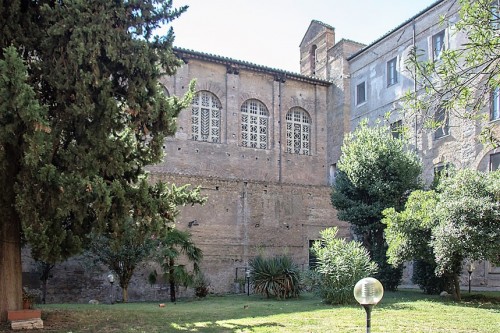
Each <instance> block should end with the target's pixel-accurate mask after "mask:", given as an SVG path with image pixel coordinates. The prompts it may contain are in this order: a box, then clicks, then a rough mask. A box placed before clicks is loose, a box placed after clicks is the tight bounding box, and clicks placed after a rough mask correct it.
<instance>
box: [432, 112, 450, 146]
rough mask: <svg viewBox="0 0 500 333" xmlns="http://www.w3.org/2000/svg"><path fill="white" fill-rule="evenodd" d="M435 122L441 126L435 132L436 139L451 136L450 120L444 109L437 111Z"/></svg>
mask: <svg viewBox="0 0 500 333" xmlns="http://www.w3.org/2000/svg"><path fill="white" fill-rule="evenodd" d="M434 121H435V122H436V123H438V124H439V127H438V128H437V129H436V131H435V132H434V139H439V138H442V137H443V136H446V135H448V134H450V127H449V119H448V116H447V114H446V112H445V111H444V109H443V108H439V109H438V110H437V111H436V113H435V114H434Z"/></svg>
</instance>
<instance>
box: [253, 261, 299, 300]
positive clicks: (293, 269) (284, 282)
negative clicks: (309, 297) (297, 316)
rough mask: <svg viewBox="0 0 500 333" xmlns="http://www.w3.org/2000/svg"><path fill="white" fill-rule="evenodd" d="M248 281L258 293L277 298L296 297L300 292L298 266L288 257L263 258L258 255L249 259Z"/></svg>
mask: <svg viewBox="0 0 500 333" xmlns="http://www.w3.org/2000/svg"><path fill="white" fill-rule="evenodd" d="M250 282H251V284H252V286H253V290H254V291H255V292H256V293H259V294H265V295H266V296H267V297H268V298H269V296H270V295H274V296H276V297H277V298H278V299H285V298H290V297H297V296H299V294H300V274H299V269H298V266H297V265H296V264H295V263H294V262H293V261H292V259H291V258H290V257H287V256H278V257H273V258H269V259H265V258H263V257H262V256H258V257H256V258H254V259H253V260H251V261H250Z"/></svg>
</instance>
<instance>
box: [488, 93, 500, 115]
mask: <svg viewBox="0 0 500 333" xmlns="http://www.w3.org/2000/svg"><path fill="white" fill-rule="evenodd" d="M497 119H500V87H499V88H496V89H495V90H494V91H493V93H492V94H491V113H490V120H497Z"/></svg>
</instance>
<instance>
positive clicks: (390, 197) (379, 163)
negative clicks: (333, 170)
mask: <svg viewBox="0 0 500 333" xmlns="http://www.w3.org/2000/svg"><path fill="white" fill-rule="evenodd" d="M338 168H339V171H340V172H339V175H338V177H337V178H336V181H335V184H334V186H333V191H332V197H331V199H332V204H333V206H334V207H335V208H336V209H337V211H338V217H339V218H340V219H341V220H344V221H348V222H349V223H351V224H352V226H353V227H354V228H353V230H354V233H355V234H356V235H357V236H358V237H359V240H360V241H361V242H362V243H363V245H364V246H365V247H366V249H368V251H369V252H370V255H371V257H372V259H373V260H375V261H376V263H377V264H378V266H379V272H378V275H377V276H376V277H377V278H378V279H379V280H380V281H381V282H382V283H383V284H384V288H386V289H387V290H394V289H396V288H397V286H398V284H399V282H400V279H401V276H402V268H397V269H395V268H392V267H391V266H390V265H388V264H387V260H386V255H385V253H386V249H387V244H386V242H385V239H384V228H385V226H384V225H383V224H382V223H381V222H380V221H381V219H382V211H383V210H384V209H386V208H389V207H395V209H396V210H399V209H402V208H403V207H404V203H405V201H406V198H407V195H408V194H409V193H410V192H411V191H412V190H415V189H418V188H420V187H421V181H420V174H421V171H422V167H421V163H420V161H419V158H418V156H417V155H416V153H415V152H414V151H412V150H410V149H409V148H408V146H407V145H406V143H405V141H404V139H400V138H395V137H394V136H393V135H392V134H391V132H390V130H389V128H388V127H382V126H375V127H368V125H367V122H366V121H364V122H362V123H361V125H360V127H359V128H357V129H356V130H355V131H354V132H352V133H350V134H348V135H347V137H346V139H345V141H344V144H343V146H342V155H341V157H340V161H339V163H338Z"/></svg>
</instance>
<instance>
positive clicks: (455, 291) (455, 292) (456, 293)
mask: <svg viewBox="0 0 500 333" xmlns="http://www.w3.org/2000/svg"><path fill="white" fill-rule="evenodd" d="M453 299H454V300H455V301H457V302H460V301H462V296H461V295H460V278H459V276H458V274H453Z"/></svg>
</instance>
